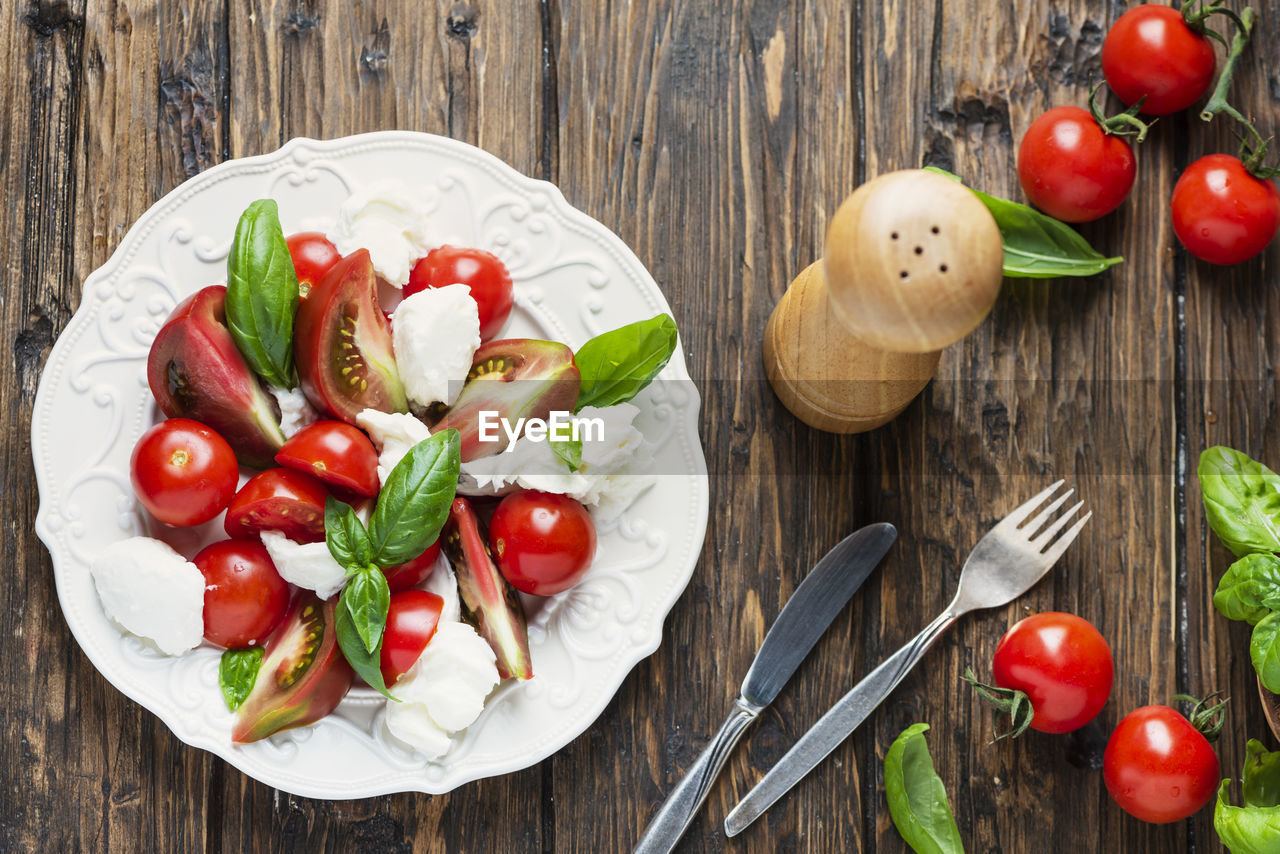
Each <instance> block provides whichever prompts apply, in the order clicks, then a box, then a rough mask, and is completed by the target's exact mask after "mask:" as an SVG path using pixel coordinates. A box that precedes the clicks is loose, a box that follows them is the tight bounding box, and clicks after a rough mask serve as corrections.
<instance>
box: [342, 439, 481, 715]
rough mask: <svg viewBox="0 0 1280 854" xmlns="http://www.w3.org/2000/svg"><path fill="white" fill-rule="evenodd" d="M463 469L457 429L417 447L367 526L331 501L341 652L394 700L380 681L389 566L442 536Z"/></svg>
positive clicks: (382, 494) (344, 506) (382, 493)
mask: <svg viewBox="0 0 1280 854" xmlns="http://www.w3.org/2000/svg"><path fill="white" fill-rule="evenodd" d="M460 466H461V439H460V436H459V434H458V431H457V430H441V431H440V432H439V433H436V434H434V435H433V436H431V437H430V438H427V439H424V440H422V441H421V442H419V443H418V444H416V445H414V446H413V447H412V448H411V449H410V450H409V453H407V454H405V456H404V458H403V459H402V460H400V462H398V463H397V464H396V466H395V468H393V469H392V470H391V473H390V474H389V475H387V482H386V483H385V484H383V486H382V489H381V491H379V493H378V503H377V505H376V506H375V507H374V511H373V515H372V517H370V520H369V527H368V529H366V528H365V526H364V523H362V522H361V521H360V517H359V516H357V515H356V512H355V510H354V509H352V508H351V506H350V505H348V504H344V503H343V502H341V501H338V500H337V499H336V498H333V497H332V496H330V497H329V498H328V499H327V500H326V502H325V508H324V529H325V542H326V543H327V544H328V546H329V554H331V555H333V559H334V560H336V561H337V562H338V563H339V564H341V565H342V567H343V568H344V569H345V570H346V572H347V583H346V586H344V587H343V588H342V593H341V594H340V595H339V596H338V608H337V617H336V620H335V629H336V631H337V635H338V647H339V648H340V649H341V650H342V654H343V656H345V657H346V659H347V661H348V662H349V663H350V664H351V667H352V668H353V669H354V670H355V671H356V673H358V674H359V675H360V678H362V679H364V681H366V682H368V683H369V684H370V685H371V686H373V687H374V688H376V689H377V690H378V691H380V692H381V693H382V694H383V695H384V696H386V697H388V698H389V699H392V700H394V699H396V698H395V697H393V696H392V695H391V692H390V691H388V690H387V685H386V682H385V681H384V680H383V678H382V668H381V660H382V641H383V632H384V631H385V629H386V624H387V609H388V607H389V606H390V603H391V589H390V587H388V586H387V576H386V574H384V573H383V571H382V570H383V569H387V568H390V567H393V566H399V565H400V564H402V563H405V562H406V561H409V560H412V559H413V558H415V557H417V556H418V555H420V554H422V552H423V551H424V550H425V549H426V548H427V546H429V545H431V544H432V543H433V542H435V541H436V539H438V538H439V536H440V530H441V528H443V527H444V523H445V519H446V518H448V515H449V504H450V503H451V502H452V501H453V496H454V491H455V490H456V488H457V485H458V470H459V467H460Z"/></svg>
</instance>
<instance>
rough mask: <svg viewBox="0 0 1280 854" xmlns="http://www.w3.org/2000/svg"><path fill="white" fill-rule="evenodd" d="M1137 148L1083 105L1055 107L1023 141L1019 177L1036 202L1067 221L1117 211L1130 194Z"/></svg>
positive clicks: (1086, 218) (1037, 205)
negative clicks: (1112, 130) (1113, 131)
mask: <svg viewBox="0 0 1280 854" xmlns="http://www.w3.org/2000/svg"><path fill="white" fill-rule="evenodd" d="M1136 175H1137V167H1136V165H1135V164H1134V160H1133V149H1132V148H1130V147H1129V143H1127V142H1125V141H1124V139H1123V138H1122V137H1119V136H1116V135H1114V134H1109V133H1107V132H1106V131H1104V130H1103V129H1102V127H1101V126H1100V125H1099V124H1098V123H1097V121H1095V120H1094V118H1093V116H1091V115H1089V112H1088V111H1087V110H1082V109H1080V108H1079V107H1055V108H1054V109H1052V110H1049V112H1047V113H1045V114H1044V115H1042V116H1041V117H1040V118H1038V119H1036V120H1035V121H1034V122H1032V123H1031V127H1029V128H1027V132H1026V134H1025V135H1024V136H1023V137H1022V143H1021V144H1020V145H1019V146H1018V179H1019V180H1020V181H1021V182H1022V190H1023V192H1025V193H1026V194H1027V198H1029V199H1030V200H1031V203H1032V204H1033V205H1035V206H1036V207H1038V208H1039V209H1040V210H1042V211H1044V212H1045V213H1047V214H1048V215H1049V216H1051V217H1054V218H1055V219H1060V220H1062V221H1063V222H1088V221H1089V220H1094V219H1097V218H1098V217H1100V216H1104V215H1105V214H1109V213H1111V211H1113V210H1115V209H1116V208H1117V207H1119V206H1120V203H1121V202H1123V201H1124V200H1125V198H1126V197H1127V196H1128V195H1129V190H1130V189H1132V187H1133V179H1134V177H1135V176H1136Z"/></svg>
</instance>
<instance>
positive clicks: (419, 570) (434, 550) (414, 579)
mask: <svg viewBox="0 0 1280 854" xmlns="http://www.w3.org/2000/svg"><path fill="white" fill-rule="evenodd" d="M438 557H440V541H439V540H438V539H437V540H436V541H435V542H434V543H432V544H431V545H429V546H427V548H426V549H425V550H424V551H423V552H422V554H420V555H418V556H417V557H415V558H414V559H413V560H411V561H408V562H407V563H402V564H400V565H399V566H393V567H391V568H389V569H384V570H382V573H383V575H385V576H386V577H387V586H388V587H390V588H391V592H392V593H398V592H400V591H401V590H408V589H409V588H411V587H417V586H418V585H419V584H421V583H422V582H424V581H426V580H427V576H429V575H431V570H432V569H434V568H435V565H436V558H438Z"/></svg>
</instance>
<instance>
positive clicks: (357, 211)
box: [327, 181, 439, 288]
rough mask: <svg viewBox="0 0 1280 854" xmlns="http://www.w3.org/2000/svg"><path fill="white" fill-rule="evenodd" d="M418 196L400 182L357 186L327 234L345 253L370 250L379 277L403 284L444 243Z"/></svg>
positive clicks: (340, 209)
mask: <svg viewBox="0 0 1280 854" xmlns="http://www.w3.org/2000/svg"><path fill="white" fill-rule="evenodd" d="M418 195H419V194H417V193H415V192H414V191H411V190H410V189H409V188H408V187H406V186H405V184H404V183H403V182H399V181H384V182H382V183H379V184H373V185H370V186H368V187H364V188H362V189H359V190H356V191H355V192H354V193H352V194H351V195H350V196H349V197H348V198H347V200H346V201H345V202H343V203H342V207H341V208H339V209H338V219H337V221H336V222H335V223H334V224H333V227H332V228H331V229H330V230H329V233H328V235H327V236H328V238H329V240H330V241H332V242H333V245H334V246H335V247H336V248H337V250H338V252H340V253H341V254H343V255H350V254H351V253H352V252H355V251H356V250H357V249H368V250H369V259H370V260H371V261H372V262H373V269H374V270H375V271H377V273H378V275H380V276H382V278H384V279H386V280H387V281H388V282H389V283H390V284H392V285H394V286H396V287H397V288H402V287H404V286H405V284H406V283H407V282H408V281H409V273H410V272H411V271H412V270H413V265H414V264H415V263H417V261H418V259H419V258H422V257H424V256H426V254H427V253H428V252H430V251H431V250H432V249H433V248H434V247H435V246H436V245H437V244H438V243H439V241H437V240H433V239H432V237H431V230H430V227H429V225H428V219H429V218H428V215H427V211H426V210H425V208H424V206H423V205H421V204H420V203H419V201H418Z"/></svg>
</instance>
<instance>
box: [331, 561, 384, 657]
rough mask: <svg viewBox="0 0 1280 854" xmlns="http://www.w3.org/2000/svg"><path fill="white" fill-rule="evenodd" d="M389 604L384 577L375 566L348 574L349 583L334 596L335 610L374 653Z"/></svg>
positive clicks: (379, 643)
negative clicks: (339, 612) (335, 599)
mask: <svg viewBox="0 0 1280 854" xmlns="http://www.w3.org/2000/svg"><path fill="white" fill-rule="evenodd" d="M390 605H391V588H390V587H388V586H387V577H386V576H385V575H383V574H382V570H380V569H378V568H377V567H376V566H366V567H365V568H363V569H357V570H355V571H354V572H352V573H351V580H350V581H348V582H347V586H346V587H343V588H342V594H341V595H340V596H339V597H338V610H339V611H344V610H345V611H346V613H347V615H348V616H349V617H351V623H352V625H353V626H354V627H355V630H356V634H358V635H360V640H361V642H362V643H363V644H364V648H365V649H366V650H368V651H369V652H375V651H376V650H377V649H378V647H380V646H381V645H382V632H383V629H385V628H386V626H387V609H388V608H389V607H390Z"/></svg>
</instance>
